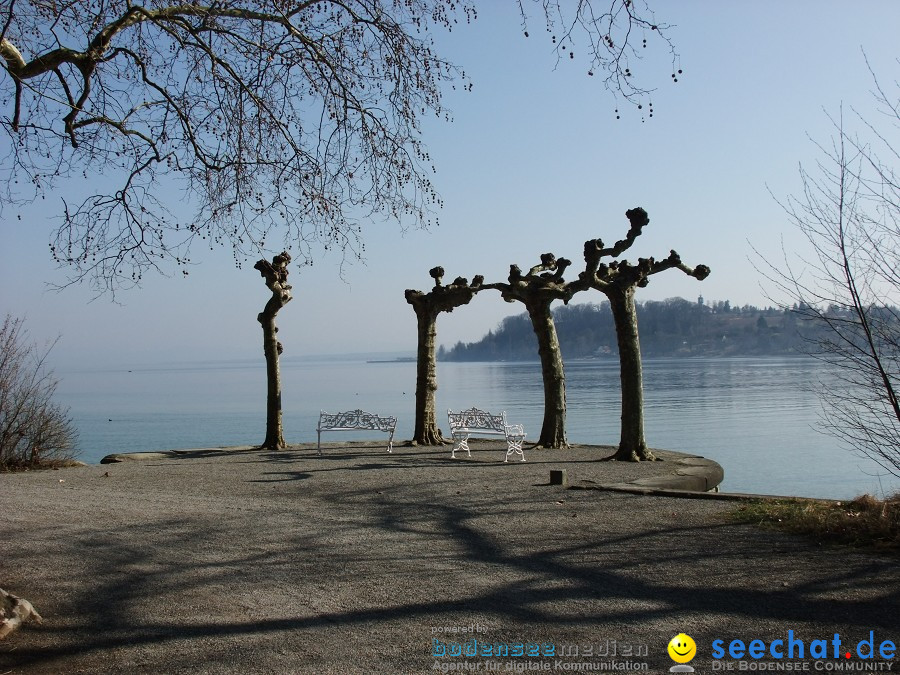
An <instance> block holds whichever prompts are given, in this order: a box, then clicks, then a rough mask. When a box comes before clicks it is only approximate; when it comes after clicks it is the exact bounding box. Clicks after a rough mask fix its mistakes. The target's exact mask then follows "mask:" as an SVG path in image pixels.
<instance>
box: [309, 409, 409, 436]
mask: <svg viewBox="0 0 900 675" xmlns="http://www.w3.org/2000/svg"><path fill="white" fill-rule="evenodd" d="M396 426H397V418H396V417H381V416H379V415H375V414H373V413H369V412H366V411H364V410H359V409H357V410H349V411H347V412H340V413H327V412H325V411H324V410H323V411H322V412H320V413H319V426H318V429H319V430H320V431H321V430H323V429H333V430H337V429H346V430H348V431H349V430H352V429H372V430H374V431H393V430H394V429H395V428H396Z"/></svg>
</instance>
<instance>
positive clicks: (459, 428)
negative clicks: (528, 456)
mask: <svg viewBox="0 0 900 675" xmlns="http://www.w3.org/2000/svg"><path fill="white" fill-rule="evenodd" d="M447 418H448V420H449V421H450V434H451V436H452V437H453V451H452V452H451V453H450V457H452V458H453V459H456V451H457V450H460V451H462V450H465V451H466V452H467V453H469V457H471V456H472V451H471V450H469V436H471V435H472V434H478V435H484V436H503V437H504V438H506V445H507V449H506V459H504V460H503V461H504V462H508V461H509V456H510V455H513V454H515V455H519V456H520V457H521V458H522V461H523V462H524V461H525V452H524V451H523V450H522V443H523V442H524V441H525V429H524V428H523V427H522V425H521V424H507V423H506V411H505V410H504V411H503V412H502V413H500V414H499V415H492V414H491V413H489V412H486V411H484V410H480V409H478V408H469V409H468V410H463V411H462V412H453V411H452V410H448V411H447Z"/></svg>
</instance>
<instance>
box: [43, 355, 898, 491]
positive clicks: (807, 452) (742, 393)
mask: <svg viewBox="0 0 900 675" xmlns="http://www.w3.org/2000/svg"><path fill="white" fill-rule="evenodd" d="M369 358H375V357H371V356H370V357H369ZM57 375H58V376H59V377H60V379H61V383H60V387H59V390H58V400H59V401H60V402H61V403H63V404H65V405H68V406H70V407H71V413H72V417H73V419H74V420H75V423H76V425H77V427H78V430H79V446H80V447H81V449H82V452H81V456H80V458H81V459H82V460H83V461H86V462H89V463H96V462H99V461H100V459H101V458H102V457H103V456H104V455H107V454H110V453H113V452H135V451H141V450H163V449H179V448H191V447H215V446H230V445H251V444H256V443H260V442H261V441H262V439H263V438H264V436H265V392H266V383H265V364H264V363H263V361H262V359H260V360H259V362H203V363H195V364H184V363H180V364H178V363H172V364H154V365H145V366H134V367H132V368H130V369H124V368H118V369H109V370H92V371H76V370H69V371H59V372H57ZM566 375H567V377H566V385H567V400H568V436H569V441H570V442H573V443H592V444H616V443H618V434H619V411H620V404H619V384H618V381H619V369H618V362H617V361H615V360H585V361H572V362H569V363H567V364H566ZM825 375H826V371H825V370H824V368H823V366H822V365H821V364H820V363H818V362H817V361H815V360H813V359H809V358H800V357H796V358H775V357H772V358H727V359H726V358H705V359H704V358H696V359H685V358H673V359H647V360H645V362H644V396H645V405H646V408H645V425H646V438H647V442H648V444H649V445H650V446H651V447H659V448H666V449H669V450H676V451H680V452H688V453H696V454H699V455H703V456H704V457H709V458H710V459H714V460H715V461H717V462H719V463H720V464H721V465H722V466H723V467H724V469H725V482H724V483H723V484H722V489H723V490H728V491H741V492H753V493H762V494H783V495H801V496H811V497H833V498H839V499H845V498H849V497H853V496H856V495H858V494H861V493H863V492H869V493H872V494H875V495H878V496H883V495H884V494H886V493H889V492H891V491H894V490H898V489H900V480H898V479H896V478H893V477H885V476H883V475H881V476H880V475H879V474H880V473H881V474H883V470H881V469H880V468H879V467H878V466H877V465H876V464H874V463H873V462H871V461H870V460H868V459H864V458H861V457H859V456H857V455H854V454H853V453H851V452H849V451H848V450H846V449H845V448H843V447H842V446H840V445H839V443H838V442H837V441H836V440H835V439H834V438H832V437H831V436H827V435H824V434H821V433H819V432H817V431H816V427H817V426H818V425H819V411H820V406H819V401H818V398H817V397H816V395H815V392H814V391H813V389H814V387H815V385H816V383H817V382H818V381H819V379H820V378H823V377H825ZM282 381H283V384H282V386H283V399H282V404H283V408H284V432H285V439H286V440H287V442H288V443H301V442H315V440H316V423H317V421H318V415H319V411H320V410H326V411H329V412H338V411H341V410H352V409H355V408H362V409H363V410H368V411H370V412H377V413H379V414H383V415H385V414H390V415H396V416H397V418H398V429H397V439H399V440H403V439H408V438H409V437H410V436H411V435H412V429H413V421H414V401H415V384H416V372H415V363H412V362H408V361H407V362H398V361H387V362H380V363H369V362H368V360H367V358H366V357H365V356H348V357H319V358H285V359H283V360H282ZM438 385H439V389H438V392H437V405H438V411H439V413H440V412H441V411H446V410H447V408H452V409H454V410H455V409H461V408H468V407H471V406H473V405H475V406H477V407H480V408H485V409H487V410H491V411H497V412H499V411H500V410H506V411H507V417H508V419H509V421H510V422H513V423H522V424H524V426H525V430H526V431H527V432H528V434H529V438H530V439H531V440H536V439H537V436H538V435H539V431H540V427H541V420H542V418H543V389H542V385H541V371H540V364H539V363H537V362H533V363H531V362H529V363H519V362H516V363H512V362H508V363H439V364H438ZM438 422H439V424H440V425H441V427H442V428H443V429H444V430H445V431H446V430H447V425H446V417H445V416H444V417H441V416H440V414H439V417H438ZM373 436H374V437H379V436H381V434H374V435H373V434H371V433H370V434H368V435H366V434H358V435H354V434H351V433H343V432H342V433H340V434H326V435H325V439H326V440H343V439H348V440H349V439H353V438H365V437H368V438H372V437H373ZM448 453H449V449H448Z"/></svg>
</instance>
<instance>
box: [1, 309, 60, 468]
mask: <svg viewBox="0 0 900 675" xmlns="http://www.w3.org/2000/svg"><path fill="white" fill-rule="evenodd" d="M54 344H55V342H53V343H51V344H50V345H48V346H47V348H46V349H44V350H41V349H39V348H38V347H37V346H36V345H35V344H33V343H31V342H30V341H29V340H28V332H27V331H26V330H25V327H24V322H23V320H22V319H19V318H14V317H12V316H10V315H7V316H6V318H5V319H4V320H3V327H2V328H0V470H12V469H22V468H28V467H35V466H45V465H48V464H54V463H59V462H64V461H65V460H70V459H72V458H73V457H74V455H75V442H76V439H77V433H76V431H75V427H74V425H73V423H72V420H71V418H70V417H69V411H68V409H67V408H64V407H63V406H61V405H59V404H58V403H55V402H54V401H53V396H54V394H55V393H56V387H57V385H58V384H59V380H57V379H56V377H54V375H53V372H52V371H50V370H48V369H47V367H46V361H47V356H48V355H49V353H50V350H51V349H52V348H53V345H54Z"/></svg>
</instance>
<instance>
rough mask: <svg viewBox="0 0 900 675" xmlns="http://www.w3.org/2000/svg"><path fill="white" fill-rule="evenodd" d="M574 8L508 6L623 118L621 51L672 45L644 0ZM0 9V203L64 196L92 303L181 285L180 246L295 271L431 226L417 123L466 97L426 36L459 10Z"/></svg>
mask: <svg viewBox="0 0 900 675" xmlns="http://www.w3.org/2000/svg"><path fill="white" fill-rule="evenodd" d="M592 4H593V3H592V2H591V1H590V0H582V1H580V2H578V3H577V5H576V7H575V8H574V9H571V10H570V9H569V6H568V5H567V4H564V3H560V2H555V1H551V0H533V1H532V0H520V2H519V9H520V11H521V12H522V17H523V21H524V20H526V19H529V18H530V14H532V13H533V14H534V15H535V16H536V17H543V18H544V20H545V21H546V24H547V27H548V29H550V30H551V31H553V30H555V29H556V27H560V38H559V42H558V47H557V48H558V50H559V51H558V54H560V55H561V54H562V53H563V52H565V54H571V53H572V46H573V45H574V44H576V42H575V34H576V33H577V34H578V36H579V37H580V38H582V39H583V38H587V41H588V43H587V44H588V47H587V53H589V54H590V55H591V56H590V58H591V63H592V64H593V65H592V67H593V68H595V69H598V70H599V69H601V68H605V69H607V71H608V77H607V81H606V84H607V86H608V87H609V88H611V89H612V90H613V91H616V92H619V93H620V94H622V95H623V96H624V97H625V98H626V99H628V100H634V101H636V102H637V101H638V100H639V99H640V97H641V95H642V93H643V92H645V91H647V90H646V89H643V88H641V87H639V86H636V85H634V84H633V78H632V73H631V68H632V67H633V65H629V64H630V63H631V62H632V61H634V60H635V59H636V58H637V56H638V54H637V52H638V50H639V48H638V47H637V46H636V45H633V44H632V42H633V41H636V40H637V39H639V38H640V37H641V35H643V36H644V37H643V39H644V40H646V38H647V37H648V36H650V37H651V38H653V37H655V38H659V39H661V40H662V42H663V44H665V45H667V46H668V47H669V48H671V45H669V43H668V38H667V37H666V35H665V33H664V29H665V28H666V26H665V25H663V24H661V23H660V24H657V23H656V21H655V19H653V17H652V13H651V12H650V10H649V8H648V7H647V6H646V4H644V2H643V0H641V1H640V2H635V1H634V0H608V8H607V9H606V11H595V9H594V7H592ZM598 6H599V4H598ZM0 11H2V16H3V19H2V34H0V57H2V58H0V64H2V67H3V71H2V73H0V101H2V104H0V105H3V106H4V107H5V108H8V111H7V112H6V113H5V114H4V115H3V116H2V117H0V127H2V128H3V130H4V131H5V132H6V134H7V135H8V137H9V139H10V141H11V142H10V143H9V144H8V148H7V149H6V154H5V156H3V157H2V162H0V186H2V187H0V206H2V205H18V204H21V203H24V202H28V201H29V200H31V199H34V198H36V197H39V196H47V195H49V194H52V193H53V190H54V187H55V186H57V185H58V184H61V183H62V182H64V181H67V185H68V186H69V187H70V188H73V189H75V188H79V186H80V188H81V189H77V190H76V194H77V197H74V198H73V197H70V198H69V201H68V205H67V206H66V207H65V209H64V211H63V214H62V215H63V219H62V224H61V225H60V226H59V228H58V229H57V230H56V231H55V233H54V234H53V236H52V244H53V253H54V255H55V258H56V260H57V261H58V262H59V263H60V264H61V265H65V266H68V267H69V269H70V272H71V279H72V281H78V280H82V279H88V280H91V281H92V282H93V283H94V284H95V285H96V286H97V288H98V289H99V290H101V291H102V290H114V289H116V288H121V287H128V286H130V285H133V284H137V283H139V282H140V280H141V278H142V276H143V275H144V274H145V273H146V272H148V271H150V270H162V269H166V268H167V267H168V266H170V265H172V264H174V265H175V266H176V267H180V268H182V270H183V272H184V273H187V268H188V267H189V265H190V264H191V261H192V259H191V248H192V246H193V245H197V244H202V245H204V246H209V247H211V248H216V247H218V246H224V247H228V248H231V249H232V252H233V255H234V259H235V262H236V264H237V265H239V266H240V265H242V264H243V263H245V262H247V261H250V260H253V259H256V258H258V257H259V256H260V255H263V257H269V256H266V255H265V252H266V251H273V252H274V251H278V250H280V249H281V247H282V246H284V247H285V248H286V249H288V250H290V251H291V252H292V254H293V255H294V258H295V260H296V261H297V262H300V263H311V262H312V260H313V257H314V251H317V250H318V247H319V246H321V247H324V249H326V250H327V249H338V250H339V251H342V252H343V253H344V254H345V255H347V256H350V257H351V258H352V257H354V256H361V255H362V251H363V241H362V236H363V234H362V231H363V224H364V223H367V222H368V221H370V220H372V219H390V220H394V221H397V222H399V223H400V226H401V227H428V226H429V225H431V224H433V223H434V222H436V217H435V212H436V210H437V209H438V208H439V207H440V205H441V201H440V197H439V196H438V193H437V190H436V187H435V185H434V184H433V182H432V177H431V175H432V173H433V167H432V161H431V158H430V156H429V155H428V152H427V149H426V147H425V145H424V142H423V139H422V137H421V124H422V120H423V119H424V118H425V117H426V116H429V115H435V116H437V117H439V118H441V119H449V118H450V113H449V111H448V110H446V109H445V107H444V103H443V91H444V88H445V87H446V86H447V85H449V84H452V83H459V84H461V85H462V86H463V87H465V88H468V87H469V86H470V84H469V82H468V80H467V78H466V76H465V74H464V73H463V72H462V71H461V70H460V69H458V68H457V67H456V66H455V65H454V64H452V63H449V62H448V61H447V60H446V59H444V58H442V57H441V56H440V55H439V54H438V53H436V50H435V47H434V42H433V35H434V33H435V32H436V31H437V30H442V29H443V30H450V29H452V28H453V27H454V26H456V25H457V23H459V22H460V21H462V20H464V21H471V20H473V19H475V17H476V16H477V13H476V9H475V3H474V0H471V1H463V2H462V3H460V2H457V0H305V1H302V2H301V1H299V0H285V1H282V0H260V1H259V2H252V3H250V2H246V1H245V0H221V1H219V2H215V3H212V4H203V3H200V4H194V3H175V4H165V2H157V3H151V4H149V5H136V4H133V3H131V2H130V1H129V0H84V1H80V2H77V3H68V4H65V3H64V4H59V3H47V2H43V1H42V0H15V2H13V1H12V0H0ZM563 27H564V30H563ZM641 44H643V43H641ZM673 58H674V57H673ZM638 105H641V104H640V103H638ZM25 186H27V187H28V189H25ZM176 205H177V207H176ZM189 214H194V215H193V217H191V216H190V215H189ZM273 238H274V239H273Z"/></svg>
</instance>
